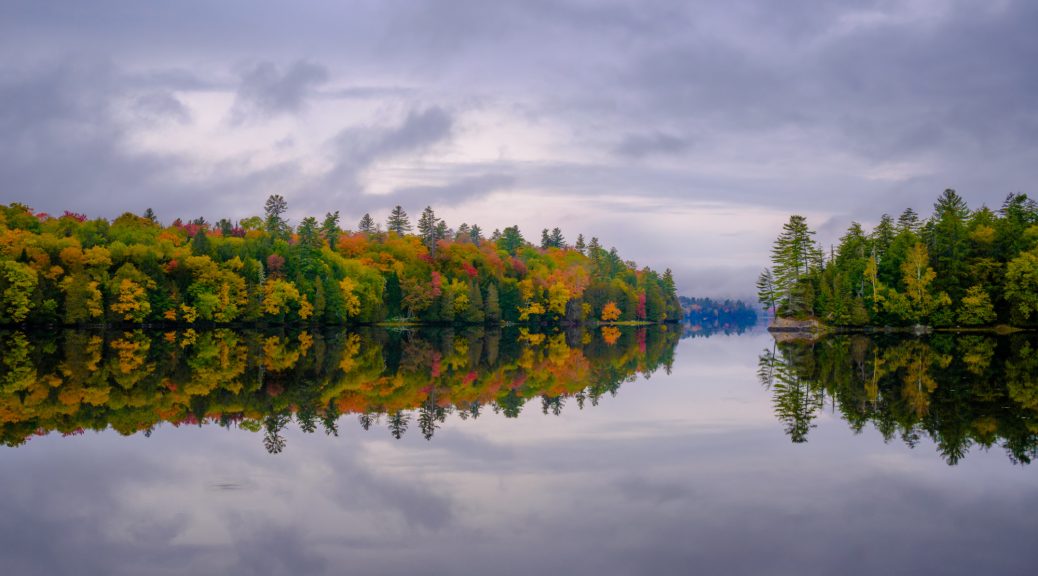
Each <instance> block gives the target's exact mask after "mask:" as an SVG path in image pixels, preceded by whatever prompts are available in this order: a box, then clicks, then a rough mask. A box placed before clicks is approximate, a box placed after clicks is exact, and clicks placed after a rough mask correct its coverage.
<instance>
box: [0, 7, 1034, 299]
mask: <svg viewBox="0 0 1038 576" xmlns="http://www.w3.org/2000/svg"><path fill="white" fill-rule="evenodd" d="M333 4H335V5H334V6H333ZM1036 27H1038V3H1036V2H1032V1H1023V0H1016V1H1013V0H1003V1H999V0H975V1H974V0H958V1H957V0H946V1H938V0H891V1H883V0H879V1H871V0H854V1H846V2H838V3H837V2H832V3H828V5H825V4H823V3H821V2H816V1H808V0H790V1H784V2H772V1H766V0H761V1H750V0H733V1H730V2H707V1H703V2H695V1H683V0H682V1H679V0H660V1H644V0H643V1H638V2H633V1H632V2H617V1H608V0H567V1H559V2H550V1H547V0H527V1H523V2H518V1H516V2H512V1H506V0H496V1H494V2H488V1H485V0H443V1H437V2H434V1H428V2H419V1H393V0H375V1H370V2H361V1H358V2H340V3H332V2H317V1H305V0H296V1H294V2H283V3H277V2H257V1H254V0H240V1H224V2H218V3H216V2H209V1H202V0H197V1H195V0H186V1H179V2H139V1H135V0H126V1H99V2H91V3H86V2H78V1H68V2H51V1H46V0H36V1H29V2H22V1H16V0H7V1H5V2H3V3H2V4H0V202H13V201H18V202H24V203H27V204H30V205H31V206H33V207H34V208H36V209H38V210H43V211H48V212H58V213H60V212H61V211H62V210H65V209H71V210H75V211H80V212H85V213H87V214H89V215H91V216H96V215H100V216H108V217H113V216H116V215H118V214H119V213H121V212H123V211H127V210H130V211H134V212H140V211H142V210H144V209H145V208H147V207H151V208H153V209H155V211H156V212H157V213H158V215H159V217H160V218H162V219H163V220H165V221H170V220H172V219H173V218H176V217H197V216H205V217H206V218H207V219H210V220H214V219H217V218H220V217H231V218H240V217H244V216H247V215H253V214H257V213H259V212H261V211H262V205H263V201H264V199H265V198H266V197H267V196H268V195H269V194H272V193H280V194H282V195H284V196H285V197H286V198H287V199H288V202H289V206H290V211H291V216H292V217H293V218H294V219H295V220H296V221H298V219H299V218H300V217H301V216H302V215H306V214H314V215H321V214H324V213H325V212H327V211H331V210H339V211H340V212H341V213H342V214H343V217H344V221H345V222H346V223H347V224H348V225H350V226H354V225H355V222H356V220H358V219H359V218H360V216H361V215H362V214H363V213H364V212H371V213H372V215H373V216H376V217H377V219H379V220H383V219H384V217H385V215H386V214H387V213H388V211H389V209H390V208H391V207H392V206H393V205H395V204H401V205H403V206H404V208H405V209H406V210H408V211H409V212H410V213H412V214H417V213H418V212H419V211H420V210H421V209H422V208H423V207H424V206H425V205H427V204H431V205H432V206H433V207H434V208H436V209H437V212H438V214H439V215H441V216H443V217H445V218H446V219H447V221H448V223H449V224H451V225H452V226H456V225H457V224H460V223H461V222H463V221H465V222H470V223H471V222H477V223H479V224H480V225H481V226H483V227H484V228H485V229H487V230H492V229H493V228H500V227H504V226H507V225H511V224H513V223H518V224H519V225H520V226H521V227H522V229H523V231H524V232H525V233H526V235H527V236H528V237H534V238H537V237H539V231H540V229H541V228H544V227H548V228H550V227H553V226H556V225H557V226H560V227H561V228H562V229H563V231H564V233H566V235H567V237H568V238H569V239H570V240H573V239H575V237H576V235H577V233H578V232H583V233H584V234H585V235H586V236H588V237H590V236H592V235H594V236H598V237H599V238H601V240H602V242H603V243H604V244H606V245H607V246H611V245H615V246H617V248H618V249H619V250H620V252H621V254H623V255H624V256H626V257H628V258H631V259H633V260H635V261H637V262H638V264H639V265H642V264H646V265H650V266H653V267H658V268H661V269H662V268H664V267H668V266H669V267H671V268H673V269H674V271H675V274H676V276H677V278H678V280H679V284H680V288H681V291H682V292H683V293H685V294H689V295H713V296H716V295H727V294H734V295H748V294H750V293H751V292H752V281H753V279H754V277H755V276H756V273H757V271H758V270H759V269H760V267H762V266H763V265H764V264H765V261H766V259H767V252H768V248H769V245H770V242H771V240H772V239H773V237H774V236H775V234H776V233H777V232H778V230H779V228H780V227H781V224H782V222H783V221H785V220H786V218H787V216H788V214H789V213H790V212H799V213H802V214H805V215H807V216H808V218H809V222H810V223H812V224H813V226H814V227H815V228H817V229H818V230H819V238H820V239H822V240H823V241H825V242H829V241H830V240H831V239H834V238H835V237H837V236H838V235H839V233H840V231H841V230H842V229H844V228H845V227H846V225H847V224H848V223H849V222H850V221H851V220H852V219H855V220H859V221H861V222H863V223H865V224H871V223H874V222H875V221H876V220H878V217H879V215H880V213H882V212H883V211H889V212H893V213H897V212H900V211H901V210H902V209H903V208H905V207H908V206H911V207H914V208H915V209H917V210H919V211H921V212H923V213H924V214H925V213H929V210H930V207H931V205H932V203H933V200H934V199H935V198H936V196H937V195H938V194H939V193H940V191H941V190H943V189H944V188H947V187H953V188H956V189H957V190H958V191H959V192H960V193H961V194H962V195H963V196H964V197H965V198H966V199H967V200H968V201H969V202H970V205H971V206H979V205H981V204H984V203H987V204H989V205H998V204H999V203H1000V202H1001V199H1002V198H1004V197H1005V195H1006V194H1008V193H1011V192H1029V193H1032V195H1034V194H1035V192H1036V191H1035V190H1033V189H1032V188H1033V183H1034V182H1035V181H1036V180H1038V174H1036V168H1035V167H1036V166H1038V137H1036V134H1038V71H1036V70H1038V68H1036V66H1038V65H1036V62H1038V34H1035V29H1036Z"/></svg>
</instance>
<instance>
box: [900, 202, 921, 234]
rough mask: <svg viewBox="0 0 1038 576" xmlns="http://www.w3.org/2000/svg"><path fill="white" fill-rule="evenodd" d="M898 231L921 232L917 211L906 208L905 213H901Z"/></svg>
mask: <svg viewBox="0 0 1038 576" xmlns="http://www.w3.org/2000/svg"><path fill="white" fill-rule="evenodd" d="M897 231H898V232H906V231H908V232H918V231H919V215H918V214H916V212H915V210H912V208H911V207H909V208H905V211H904V212H902V213H901V216H898V218H897Z"/></svg>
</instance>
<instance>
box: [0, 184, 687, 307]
mask: <svg viewBox="0 0 1038 576" xmlns="http://www.w3.org/2000/svg"><path fill="white" fill-rule="evenodd" d="M287 209H288V206H287V202H286V201H285V199H284V198H283V197H281V196H280V195H272V196H270V197H269V198H268V200H267V202H266V205H265V210H264V215H263V217H259V216H254V217H250V218H245V219H242V220H239V221H237V222H232V221H231V220H229V219H226V218H224V219H221V220H219V221H217V222H216V223H215V224H213V223H210V222H209V221H207V220H206V219H205V218H197V219H195V220H192V221H190V222H184V221H182V220H180V219H178V220H176V221H174V222H172V223H171V224H169V225H163V224H161V223H160V222H159V219H158V218H157V216H156V215H155V214H154V213H153V212H152V211H151V210H150V209H149V210H147V211H145V212H144V213H143V214H140V215H137V214H133V213H130V212H127V213H125V214H123V215H122V216H119V217H118V218H116V219H115V220H113V221H109V220H107V219H104V218H95V219H88V218H87V217H86V216H85V215H83V214H77V213H73V212H65V213H64V214H63V215H61V216H51V215H48V214H45V213H36V212H34V211H33V210H32V209H31V208H29V207H28V206H25V205H24V204H18V203H12V204H10V205H6V206H4V205H0V324H7V325H59V324H60V325H77V326H81V325H98V324H130V325H142V324H153V325H230V324H311V325H315V324H375V323H388V324H501V323H521V324H537V325H541V324H554V325H575V324H583V323H596V324H600V323H607V324H617V323H625V324H643V323H662V322H668V321H670V322H673V321H677V320H678V319H679V318H680V316H681V305H680V303H679V302H678V297H677V290H676V287H675V283H674V277H673V274H672V273H671V271H670V270H669V269H668V270H666V271H665V272H664V273H662V274H660V273H658V272H656V271H654V270H651V269H650V268H648V267H642V268H639V267H638V266H637V265H636V264H635V263H634V262H632V261H629V260H623V259H621V258H620V256H619V254H618V253H617V251H616V249H615V248H613V249H608V250H607V249H605V248H604V247H603V246H602V245H601V244H600V243H599V241H598V238H591V239H590V241H585V239H584V236H583V235H578V236H577V239H576V242H575V243H574V244H572V245H570V244H568V243H567V242H566V240H565V238H564V237H563V233H562V231H561V230H560V229H559V228H554V229H553V230H551V231H549V230H547V229H545V230H544V231H543V232H542V234H541V241H540V244H539V246H535V245H534V244H532V243H530V242H528V241H527V240H526V239H525V238H524V237H523V235H522V233H521V232H520V230H519V227H518V226H510V227H506V228H504V230H494V231H493V232H492V233H490V234H489V235H486V234H485V233H484V231H483V229H481V228H480V227H479V226H477V225H469V224H464V223H463V224H461V225H459V226H458V227H457V228H456V229H453V228H450V227H449V226H448V225H447V224H446V222H444V221H443V220H442V219H440V218H438V217H437V216H436V214H435V212H434V211H433V209H432V208H431V207H426V208H425V210H424V211H423V212H422V215H421V217H420V218H419V219H418V222H417V226H412V224H411V221H410V219H409V217H408V215H407V213H406V212H405V211H404V209H403V208H402V207H400V206H396V207H395V208H394V209H393V211H392V212H391V213H390V215H389V218H388V220H387V221H386V223H385V228H383V227H382V226H381V225H380V224H377V223H376V222H375V221H374V219H373V218H372V217H371V216H370V215H369V214H365V215H364V216H363V217H362V218H361V219H360V221H359V223H358V226H357V229H356V230H344V229H343V228H342V227H341V226H340V216H339V212H331V213H328V214H326V215H325V216H324V218H323V220H321V221H319V220H318V219H317V218H314V217H306V218H303V219H302V220H301V221H300V222H299V223H298V225H296V226H294V227H293V226H290V225H289V222H288V220H287V218H286V212H287Z"/></svg>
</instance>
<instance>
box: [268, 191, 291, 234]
mask: <svg viewBox="0 0 1038 576" xmlns="http://www.w3.org/2000/svg"><path fill="white" fill-rule="evenodd" d="M287 210H288V202H286V201H285V199H284V197H282V196H281V195H280V194H271V195H270V197H269V198H267V203H266V205H265V206H264V208H263V212H264V215H265V218H264V224H265V226H266V228H267V234H270V236H271V237H272V238H284V237H286V236H287V235H288V234H287V232H288V221H287V220H285V212H286V211H287Z"/></svg>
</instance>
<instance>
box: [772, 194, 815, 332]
mask: <svg viewBox="0 0 1038 576" xmlns="http://www.w3.org/2000/svg"><path fill="white" fill-rule="evenodd" d="M812 236H814V231H812V230H811V229H810V228H808V226H807V220H806V219H805V218H804V217H803V216H799V215H796V214H794V215H793V216H790V217H789V222H787V223H786V224H784V225H783V226H782V233H781V234H780V235H779V237H778V238H777V239H775V244H774V246H773V247H772V249H771V262H772V269H771V271H772V275H773V277H774V286H775V295H776V297H777V300H778V301H780V302H782V303H783V304H785V308H786V309H787V311H788V312H790V313H794V314H796V313H803V312H805V311H806V310H807V309H809V308H810V306H811V302H808V301H807V300H808V299H807V298H806V296H807V295H808V291H807V290H806V288H805V287H803V286H801V284H802V280H805V279H806V277H807V275H808V273H809V272H811V271H812V270H813V269H814V268H816V267H817V261H818V260H819V259H820V252H821V251H820V250H819V249H818V247H817V246H816V245H815V242H814V240H812V238H811V237H812ZM812 301H813V298H812Z"/></svg>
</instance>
